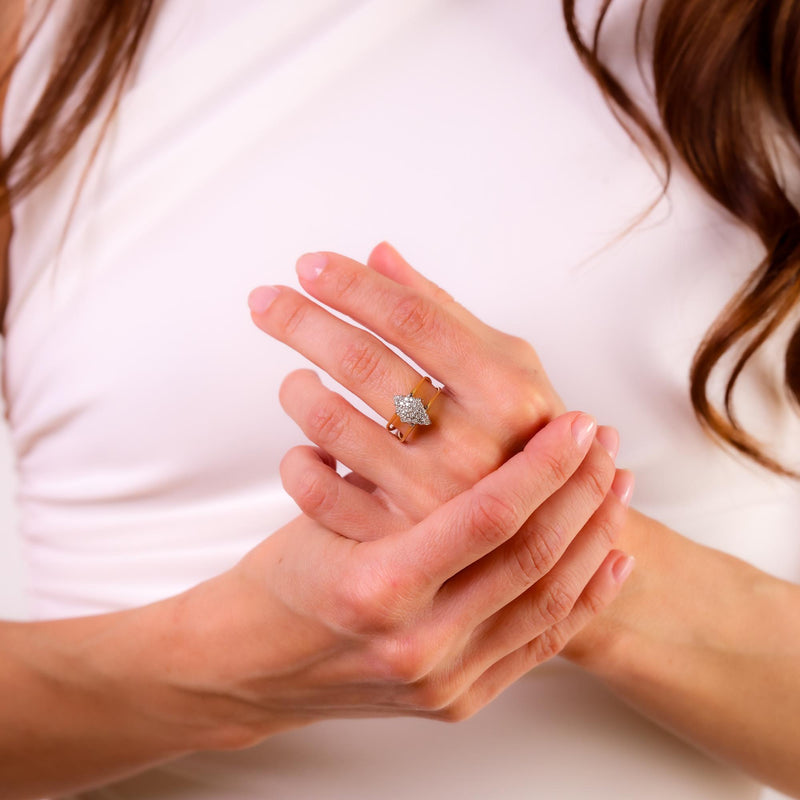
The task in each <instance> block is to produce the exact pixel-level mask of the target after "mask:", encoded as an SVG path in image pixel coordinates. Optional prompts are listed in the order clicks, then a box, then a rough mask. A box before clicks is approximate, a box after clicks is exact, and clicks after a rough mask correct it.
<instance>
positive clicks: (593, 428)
mask: <svg viewBox="0 0 800 800" xmlns="http://www.w3.org/2000/svg"><path fill="white" fill-rule="evenodd" d="M570 429H571V430H572V436H573V438H574V439H575V442H576V444H577V445H578V447H580V448H581V449H582V450H583V449H586V448H588V446H589V444H590V442H591V441H592V440H593V439H594V436H595V433H597V420H595V418H594V417H593V416H591V415H590V414H584V413H582V412H581V413H579V414H577V416H575V418H574V419H573V420H572V424H571V425H570Z"/></svg>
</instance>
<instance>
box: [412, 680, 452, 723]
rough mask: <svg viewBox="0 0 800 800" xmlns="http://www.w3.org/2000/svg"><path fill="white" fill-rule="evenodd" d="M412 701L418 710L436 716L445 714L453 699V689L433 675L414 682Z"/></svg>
mask: <svg viewBox="0 0 800 800" xmlns="http://www.w3.org/2000/svg"><path fill="white" fill-rule="evenodd" d="M416 684H417V685H416V687H415V689H414V695H413V702H414V706H415V707H416V708H417V710H418V711H422V712H425V713H427V714H429V715H434V716H436V717H437V718H438V717H440V715H442V714H447V711H448V709H449V707H450V704H451V702H452V700H453V690H452V689H451V688H450V687H449V686H448V685H447V684H446V683H444V682H442V681H437V680H435V679H434V678H433V677H431V678H429V679H426V680H419V681H417V682H416Z"/></svg>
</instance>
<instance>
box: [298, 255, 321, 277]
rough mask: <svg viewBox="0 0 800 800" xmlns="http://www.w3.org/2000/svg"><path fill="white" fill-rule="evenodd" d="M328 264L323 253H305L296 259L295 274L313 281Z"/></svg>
mask: <svg viewBox="0 0 800 800" xmlns="http://www.w3.org/2000/svg"><path fill="white" fill-rule="evenodd" d="M327 265H328V256H326V255H325V253H306V254H305V255H304V256H300V258H298V259H297V265H296V269H297V274H298V275H299V276H300V277H301V278H302V279H303V280H306V281H313V280H314V278H317V277H319V274H320V273H321V272H322V270H324V269H325V267H326V266H327Z"/></svg>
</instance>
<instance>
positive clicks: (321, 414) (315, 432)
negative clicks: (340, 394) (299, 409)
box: [308, 394, 347, 447]
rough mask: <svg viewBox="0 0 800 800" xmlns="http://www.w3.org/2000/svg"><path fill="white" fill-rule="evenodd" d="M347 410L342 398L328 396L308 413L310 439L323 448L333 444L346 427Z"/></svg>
mask: <svg viewBox="0 0 800 800" xmlns="http://www.w3.org/2000/svg"><path fill="white" fill-rule="evenodd" d="M346 418H347V408H346V402H345V400H344V399H343V398H337V397H336V395H333V394H330V395H328V396H327V397H326V398H325V400H324V401H323V402H320V403H317V404H316V405H314V406H313V407H312V408H311V410H310V411H309V415H308V429H309V432H310V438H311V439H312V440H313V441H314V442H316V443H317V444H319V445H322V446H323V447H326V446H329V445H332V444H335V443H336V442H337V441H339V439H340V438H341V437H342V435H343V433H344V431H345V429H346V426H347V421H346Z"/></svg>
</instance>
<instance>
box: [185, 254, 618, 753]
mask: <svg viewBox="0 0 800 800" xmlns="http://www.w3.org/2000/svg"><path fill="white" fill-rule="evenodd" d="M304 267H308V270H307V271H306V270H304ZM320 267H322V269H320ZM298 271H299V273H300V274H301V279H302V280H303V283H304V285H305V286H306V288H307V289H309V291H310V292H311V293H312V294H314V295H315V296H317V297H318V298H319V299H320V300H322V301H323V302H326V303H328V304H329V305H331V306H332V307H335V308H337V309H338V310H342V311H344V312H345V313H347V314H349V315H350V316H351V317H353V318H354V319H356V320H357V321H359V322H361V323H362V324H364V325H366V326H367V327H369V328H370V329H372V330H374V331H375V333H377V334H378V335H379V336H381V337H382V338H385V339H386V341H389V342H391V343H392V344H394V345H396V346H397V347H398V348H400V349H401V350H402V351H403V352H404V353H406V354H407V355H408V356H409V357H410V358H411V359H413V360H414V361H415V362H416V363H417V364H420V366H422V368H423V369H425V370H426V371H429V372H430V374H432V375H434V376H435V377H436V378H438V379H439V380H442V381H443V382H444V383H445V387H446V389H445V393H444V397H443V398H442V402H441V404H440V405H437V414H436V423H435V425H434V426H433V427H432V428H431V429H430V430H425V431H424V432H423V433H422V434H421V435H420V436H419V437H418V438H415V439H414V440H413V444H409V445H402V444H400V443H399V442H398V441H396V440H395V439H394V438H393V437H392V436H390V435H389V434H388V433H387V432H386V430H385V429H384V428H383V426H382V425H381V424H380V423H376V422H375V421H374V420H371V419H369V418H368V417H366V416H365V415H363V414H361V413H360V412H359V411H357V410H356V409H354V408H353V407H352V406H351V405H350V403H348V402H347V401H346V400H345V399H344V398H342V397H341V396H339V395H337V394H335V393H333V392H331V391H329V390H328V389H326V388H324V387H323V386H322V384H321V383H320V382H319V380H318V379H317V378H316V376H315V375H314V373H312V372H309V371H307V370H301V371H299V372H297V373H294V374H292V375H291V376H289V377H288V378H287V380H286V381H285V382H284V384H283V386H282V387H281V400H282V403H283V404H284V407H285V408H286V409H287V410H288V411H289V413H290V414H291V415H292V417H293V418H294V419H295V420H296V421H297V422H298V424H299V425H300V427H301V428H302V429H303V430H304V431H305V432H306V434H307V435H308V436H309V438H310V439H311V440H312V442H314V443H315V444H316V445H318V447H301V448H296V449H294V450H292V451H290V453H289V454H287V457H286V458H285V459H284V461H283V464H282V477H283V480H284V485H285V487H286V489H287V491H288V492H289V493H290V494H291V495H292V496H293V497H294V498H295V499H296V501H297V502H298V505H299V506H300V508H301V509H302V510H303V511H304V512H305V513H304V514H303V515H301V516H300V517H298V518H297V519H295V520H294V521H292V522H291V523H290V524H289V525H287V526H285V527H284V528H282V529H281V530H279V531H277V532H276V533H274V534H273V535H272V536H270V537H269V538H268V539H267V540H265V541H264V542H263V543H262V544H261V545H259V546H258V547H257V548H255V549H254V550H253V551H251V552H250V553H248V554H247V556H245V558H243V559H242V561H241V562H240V563H239V564H237V565H236V567H234V568H233V569H232V570H230V571H228V572H227V573H224V574H223V575H221V576H219V577H218V578H215V579H213V580H211V581H208V582H206V584H202V585H201V586H200V587H197V588H196V589H195V590H192V591H190V592H189V593H187V595H186V598H185V600H184V603H183V608H182V611H181V613H182V615H183V616H184V618H186V619H187V620H188V621H189V622H190V625H189V627H190V628H191V629H192V631H193V634H192V636H190V637H189V639H188V644H184V646H182V647H181V648H178V652H179V653H180V654H181V655H178V656H176V659H180V658H183V659H185V660H186V661H185V663H183V664H180V663H176V664H175V673H176V674H189V675H192V680H191V682H190V683H187V684H186V685H185V686H184V687H183V689H184V691H186V692H191V693H193V694H195V695H197V694H198V693H199V694H200V696H206V697H207V698H214V703H213V704H207V705H206V707H205V708H206V711H205V712H204V713H205V714H206V715H208V719H207V721H208V723H209V724H211V725H215V726H216V727H217V729H218V730H219V731H224V733H222V734H221V735H220V737H219V738H218V740H217V741H216V743H215V744H216V746H220V747H240V746H246V745H250V744H253V743H255V742H257V741H259V740H260V739H262V738H264V737H265V736H268V735H270V734H271V733H274V732H276V731H279V730H283V729H286V728H290V727H296V726H298V725H303V724H307V723H309V722H313V721H316V720H320V719H324V718H330V717H355V716H382V715H414V716H422V717H429V718H435V719H442V720H460V719H464V718H466V717H468V716H470V715H472V714H473V713H474V712H475V711H477V710H478V709H480V708H482V707H483V706H484V705H486V703H488V702H489V701H490V700H491V699H492V698H493V697H495V696H496V695H497V694H498V693H499V692H500V691H502V690H503V689H504V688H505V687H507V686H508V685H509V684H510V683H512V682H513V681H514V680H516V679H517V678H518V677H520V676H521V675H522V674H524V673H525V672H527V671H528V670H530V669H531V668H532V667H534V666H535V665H537V664H539V663H541V662H543V661H544V660H546V659H548V658H550V657H552V656H553V655H555V654H556V653H558V652H559V651H560V650H561V649H562V647H563V646H564V644H565V643H566V642H567V641H568V640H569V638H570V637H571V636H573V635H574V634H575V633H576V632H577V631H578V630H580V629H581V628H582V627H583V626H584V625H585V624H586V623H587V622H588V621H589V620H590V619H591V618H592V617H593V616H594V615H596V614H597V613H598V612H599V611H600V610H601V609H602V608H604V607H605V606H606V605H607V604H608V603H609V602H611V600H612V599H613V598H614V597H615V596H616V594H617V593H618V591H619V588H620V585H621V583H622V582H623V581H624V579H625V577H626V576H627V573H628V572H629V570H630V567H631V560H630V559H628V558H627V557H626V556H625V555H624V554H622V553H620V552H619V551H616V550H614V549H613V545H614V541H615V539H616V537H617V534H618V532H619V530H620V528H621V525H622V522H623V519H624V516H625V508H626V505H627V501H628V499H629V496H630V488H631V476H630V475H629V474H628V473H625V472H624V471H619V472H617V471H616V470H615V466H614V463H613V457H614V455H615V452H616V447H617V437H616V434H615V432H614V431H613V430H611V429H607V428H600V429H598V428H597V426H596V424H595V422H594V420H593V419H592V418H591V417H590V416H588V415H586V414H581V413H578V412H570V413H566V414H561V415H560V416H558V417H557V418H555V419H554V420H552V421H550V422H548V423H546V424H544V423H545V419H546V417H547V416H548V413H549V409H551V408H554V407H556V406H557V405H558V403H559V401H558V399H557V396H556V395H555V393H554V392H552V391H551V390H550V389H549V388H548V386H547V384H546V382H542V380H541V379H540V375H541V369H540V366H539V365H538V360H537V359H536V358H535V354H533V351H532V349H531V348H530V347H529V346H528V345H526V344H525V343H523V342H521V341H520V340H515V339H513V338H512V337H505V335H503V334H500V333H499V332H497V331H493V329H491V328H488V327H487V326H482V323H477V321H474V318H471V316H470V315H469V314H468V312H466V311H465V310H464V309H462V308H461V307H460V306H457V305H456V304H455V303H454V302H453V301H452V300H451V299H450V298H449V296H447V295H445V294H444V293H443V292H442V291H441V290H439V289H438V288H436V287H434V286H433V284H430V283H429V282H427V281H426V280H425V279H424V278H422V276H419V275H418V273H415V272H414V271H413V270H411V268H410V267H409V266H408V265H407V264H405V262H403V261H402V259H400V257H399V256H398V255H397V254H396V253H395V252H394V251H392V250H391V249H390V248H388V247H387V246H382V247H379V248H378V249H377V250H376V251H375V252H374V253H373V256H372V258H371V263H370V267H364V266H363V265H359V264H357V263H356V262H351V261H349V260H347V259H343V258H342V257H339V256H334V255H332V254H326V255H324V256H319V255H316V256H314V257H312V259H311V263H310V265H309V264H305V265H304V264H303V263H302V260H301V262H300V264H299V268H298ZM260 300H261V301H262V302H261V303H260V305H259V304H258V303H253V306H254V307H255V309H256V310H255V311H254V312H253V319H254V321H255V322H256V324H257V325H258V326H259V327H261V328H262V329H263V330H265V331H266V332H268V333H270V334H271V335H273V336H275V337H276V338H278V339H281V340H282V341H284V342H286V343H288V344H289V345H290V346H292V347H294V348H295V349H297V350H298V351H299V352H302V353H304V354H305V355H307V356H308V357H309V358H310V359H311V360H312V361H314V362H315V363H317V364H318V365H319V366H321V367H322V368H323V369H325V370H326V371H327V372H328V373H329V374H331V375H332V376H333V377H334V378H336V379H337V380H339V381H340V383H342V384H343V385H344V386H346V387H347V388H349V389H351V390H352V391H354V392H355V393H356V394H357V395H359V396H360V397H361V398H362V399H364V400H365V401H366V402H367V403H368V404H369V405H370V406H372V408H374V409H375V410H376V411H377V412H378V413H379V414H380V415H381V416H382V417H384V418H387V419H388V417H390V416H391V409H390V408H389V407H388V403H391V401H392V395H393V394H396V393H399V392H400V391H402V390H403V389H404V388H405V387H410V386H413V385H414V384H415V383H416V380H415V379H416V378H417V377H418V376H417V373H416V371H415V370H414V369H413V367H411V366H410V365H409V364H408V363H407V362H405V361H403V360H402V359H401V358H400V357H399V356H397V355H395V353H394V352H393V351H392V350H391V349H390V348H388V347H386V345H384V344H383V343H382V342H381V341H379V339H377V338H376V337H375V336H373V335H372V334H371V333H369V332H367V331H364V330H362V329H360V328H356V327H354V326H352V325H349V324H348V323H347V322H344V321H342V320H340V319H338V318H337V317H335V316H333V315H331V314H330V313H329V312H328V311H326V310H325V309H323V308H322V307H321V306H319V305H317V304H315V303H313V302H312V301H310V300H308V299H306V298H304V297H302V296H301V295H299V294H298V293H296V292H294V291H292V290H290V289H288V288H280V289H271V288H270V289H268V290H266V291H265V292H262V296H261V298H260ZM264 300H268V301H269V303H265V302H263V301H264ZM481 326H482V327H481ZM470 347H471V348H472V350H470ZM497 354H501V355H502V357H500V358H498V357H496V356H497ZM504 370H505V372H506V374H505V376H503V375H502V373H503V371H504ZM498 373H499V374H498ZM476 376H479V377H478V378H477V379H476ZM480 376H483V378H481V377H480ZM504 378H507V379H509V380H506V381H505V383H503V382H502V381H503V379H504ZM498 381H500V382H498ZM486 386H489V387H490V388H491V387H493V386H496V387H499V388H501V389H502V396H501V397H499V398H497V397H495V398H491V403H492V405H491V406H490V407H491V408H492V411H493V413H492V414H491V415H486V414H484V413H482V411H483V410H485V408H486V407H487V406H486V405H484V406H483V409H481V408H480V404H481V402H482V400H483V402H485V401H486V398H485V396H484V394H485V393H482V391H481V389H482V387H484V388H485V387H486ZM531 387H533V388H531ZM405 390H406V391H408V389H405ZM387 401H388V402H387ZM476 421H479V422H476ZM534 431H535V433H534ZM335 459H336V460H339V461H341V462H342V463H344V464H345V465H347V466H348V467H350V469H351V470H353V471H352V472H351V473H350V474H349V475H347V476H346V477H342V476H340V475H338V474H337V472H336V470H335ZM612 488H613V491H609V490H610V489H612ZM208 641H213V642H214V646H215V648H216V649H217V650H218V652H219V653H220V654H223V655H224V657H219V656H217V657H215V658H210V659H207V665H206V667H205V668H204V669H201V670H200V671H198V669H197V662H198V654H197V653H196V652H195V650H194V648H195V647H198V646H201V645H200V644H199V643H201V642H208ZM212 709H213V710H212Z"/></svg>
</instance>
